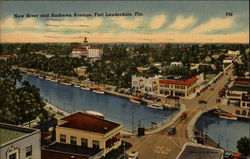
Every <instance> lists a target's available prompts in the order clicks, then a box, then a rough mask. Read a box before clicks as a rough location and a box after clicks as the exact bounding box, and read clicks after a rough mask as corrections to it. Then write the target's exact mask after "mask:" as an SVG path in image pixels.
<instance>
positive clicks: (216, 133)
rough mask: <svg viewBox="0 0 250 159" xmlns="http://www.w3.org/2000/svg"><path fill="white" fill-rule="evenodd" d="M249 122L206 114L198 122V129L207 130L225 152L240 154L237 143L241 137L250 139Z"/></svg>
mask: <svg viewBox="0 0 250 159" xmlns="http://www.w3.org/2000/svg"><path fill="white" fill-rule="evenodd" d="M249 126H250V123H249V120H248V119H238V120H228V119H222V118H219V117H218V115H216V114H212V113H206V114H204V115H202V116H201V117H200V118H199V120H197V122H196V128H197V129H202V130H205V132H206V134H207V135H208V136H209V137H210V138H212V139H213V140H214V141H215V142H216V143H220V146H221V147H222V148H223V149H224V150H228V151H232V152H238V149H237V141H238V140H239V139H240V138H241V137H244V136H246V137H249V136H250V134H249V133H250V132H249Z"/></svg>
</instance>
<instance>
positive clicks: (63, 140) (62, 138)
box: [60, 134, 66, 142]
mask: <svg viewBox="0 0 250 159" xmlns="http://www.w3.org/2000/svg"><path fill="white" fill-rule="evenodd" d="M60 142H66V135H63V134H60Z"/></svg>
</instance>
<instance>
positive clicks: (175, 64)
mask: <svg viewBox="0 0 250 159" xmlns="http://www.w3.org/2000/svg"><path fill="white" fill-rule="evenodd" d="M170 65H171V66H183V63H182V62H171V63H170Z"/></svg>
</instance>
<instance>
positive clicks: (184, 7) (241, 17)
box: [1, 1, 249, 43]
mask: <svg viewBox="0 0 250 159" xmlns="http://www.w3.org/2000/svg"><path fill="white" fill-rule="evenodd" d="M75 12H76V13H80V14H81V13H85V14H92V15H94V13H95V12H98V13H102V12H103V13H104V14H105V13H106V12H107V13H114V12H119V13H120V12H130V13H132V14H133V16H128V17H127V16H116V17H107V16H100V17H95V16H92V17H89V18H86V17H80V18H79V17H77V18H74V17H71V18H41V17H38V18H14V14H24V15H26V14H27V13H28V14H38V15H40V14H47V13H49V14H50V15H51V13H56V14H57V13H62V14H72V15H73V14H74V13H75ZM134 12H141V13H142V14H143V16H134ZM227 12H232V13H233V16H226V13H227ZM1 24H2V25H1V41H3V42H80V41H81V40H82V37H84V36H87V37H89V38H90V39H91V41H93V42H225V43H226V42H235V43H242V42H243V43H246V42H248V41H249V36H248V35H249V2H248V1H45V2H43V1H33V2H32V1H4V2H2V9H1ZM20 36H22V38H17V37H20Z"/></svg>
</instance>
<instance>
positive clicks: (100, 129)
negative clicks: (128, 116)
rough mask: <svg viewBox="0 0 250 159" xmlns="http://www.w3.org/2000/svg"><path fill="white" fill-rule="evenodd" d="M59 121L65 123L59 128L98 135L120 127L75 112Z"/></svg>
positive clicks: (98, 118) (95, 117)
mask: <svg viewBox="0 0 250 159" xmlns="http://www.w3.org/2000/svg"><path fill="white" fill-rule="evenodd" d="M61 120H64V121H67V122H66V123H64V124H62V125H60V127H66V128H72V129H78V130H83V131H89V132H95V133H100V134H106V133H108V132H110V131H111V130H113V129H115V128H117V127H119V126H121V125H120V124H118V123H114V122H111V121H108V120H105V119H102V118H100V117H97V116H93V115H90V114H87V113H83V112H76V113H74V114H72V115H69V116H67V117H65V118H63V119H61Z"/></svg>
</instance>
